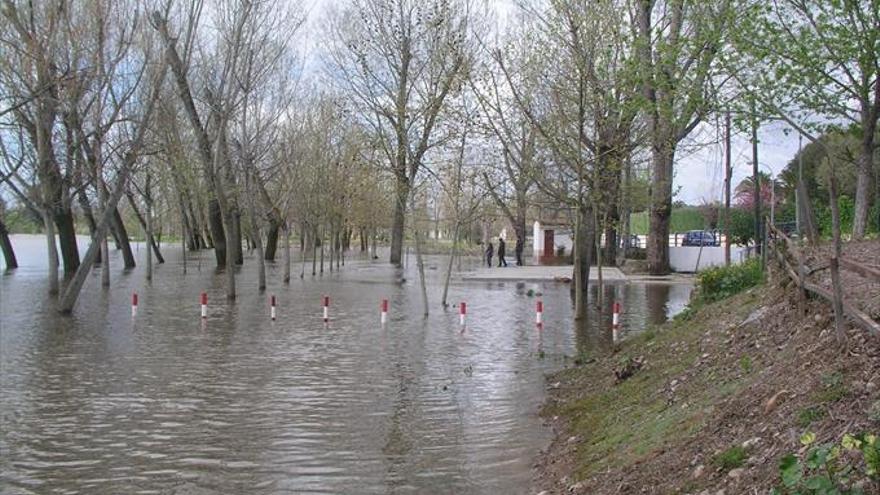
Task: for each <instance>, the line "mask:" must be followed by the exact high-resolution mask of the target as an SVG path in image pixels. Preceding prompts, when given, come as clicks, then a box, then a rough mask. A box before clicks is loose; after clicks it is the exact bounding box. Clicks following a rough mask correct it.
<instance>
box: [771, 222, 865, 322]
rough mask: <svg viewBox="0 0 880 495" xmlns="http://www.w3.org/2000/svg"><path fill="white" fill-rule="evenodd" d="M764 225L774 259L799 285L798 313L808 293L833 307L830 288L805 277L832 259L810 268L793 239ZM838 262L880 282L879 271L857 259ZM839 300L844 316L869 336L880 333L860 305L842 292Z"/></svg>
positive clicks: (804, 306) (827, 266)
mask: <svg viewBox="0 0 880 495" xmlns="http://www.w3.org/2000/svg"><path fill="white" fill-rule="evenodd" d="M767 228H768V231H769V232H771V233H772V234H773V238H772V239H771V241H773V248H774V249H773V250H774V251H775V253H776V258H777V260H778V261H779V265H780V266H781V267H782V269H783V271H784V272H785V273H786V274H787V275H788V277H789V278H790V279H791V280H792V281H793V282H794V283H796V284H797V286H798V292H799V301H798V303H799V304H798V305H799V309H800V312H801V314H802V315H803V314H806V300H807V294H808V293H809V294H814V295H816V296H818V297H821V298H822V299H825V300H826V301H828V302H829V303H830V304H832V306H833V305H834V294H833V293H832V291H831V290H828V289H826V288H824V287H822V286H820V285H818V284H815V283H813V282H810V281H808V280H807V277H808V276H809V275H811V274H813V273H816V272H818V271H821V270H824V269H826V268H829V267H830V266H831V265H832V264H833V262H832V261H830V260H829V262H827V263H826V262H823V263H822V264H821V265H819V266H817V267H813V268H810V267H809V266H807V263H806V258H805V256H804V253H803V252H802V250H801V248H800V246H799V245H798V244H797V243H796V242H794V241H793V240H792V239H791V238H790V237H788V236H787V235H785V233H783V232H782V231H781V230H779V229H778V228H776V227H775V226H774V225H772V224H770V223H768V224H767ZM780 240H781V241H783V242H784V243H785V247H786V251H787V252H788V253H789V254H790V255H791V257H792V258H793V259H794V264H792V262H790V261H789V260H788V258H787V257H786V255H785V252H784V251H783V250H782V249H779V246H778V245H777V243H778V242H779V241H780ZM838 262H839V265H840V267H841V268H843V269H846V270H849V271H852V272H854V273H857V274H859V275H861V276H862V277H865V278H868V279H871V280H874V281H878V282H880V270H878V269H876V268H873V267H870V266H867V265H863V264H861V263H859V262H857V261H854V260H851V259H847V258H840V260H838ZM841 302H842V308H843V313H844V314H845V315H847V316H849V317H850V318H851V319H852V320H853V321H854V322H855V323H856V324H857V325H858V326H860V327H861V328H863V329H865V330H867V331H868V332H870V333H871V334H872V335H880V323H878V322H877V321H876V320H874V319H873V318H871V316H870V315H868V314H867V313H865V312H864V311H862V310H860V309H859V308H857V307H855V306H854V305H853V304H851V303H850V302H848V301H847V300H846V296H845V295H843V297H842V301H841Z"/></svg>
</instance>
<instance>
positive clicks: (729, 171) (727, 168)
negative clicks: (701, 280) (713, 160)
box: [724, 111, 733, 265]
mask: <svg viewBox="0 0 880 495" xmlns="http://www.w3.org/2000/svg"><path fill="white" fill-rule="evenodd" d="M730 156H731V152H730V111H728V112H727V113H726V114H724V264H725V265H730V178H731V175H733V166H732V165H731V163H730Z"/></svg>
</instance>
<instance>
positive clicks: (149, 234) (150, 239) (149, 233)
mask: <svg viewBox="0 0 880 495" xmlns="http://www.w3.org/2000/svg"><path fill="white" fill-rule="evenodd" d="M125 196H126V197H127V198H128V204H129V206H131V210H132V211H133V212H134V216H135V217H136V218H137V219H138V223H140V224H141V227H143V229H144V232H145V233H146V241H147V245H148V246H149V247H152V249H153V255H154V256H155V257H156V261H157V262H159V263H160V264H161V263H165V257H164V256H162V252H161V250H160V249H159V243H158V242H157V241H156V238H155V236H154V235H153V229H152V228H151V227H150V228H148V227H147V223H148V222H147V220H145V219H144V216H143V215H141V212H140V210H139V209H138V207H137V203H136V202H135V200H134V194H132V193H130V192H126V193H125ZM144 202H145V203H146V202H150V203H152V199H147V198H144ZM147 215H149V213H148V214H147ZM184 216H185V215H184ZM187 237H188V236H187V235H186V225H184V238H187Z"/></svg>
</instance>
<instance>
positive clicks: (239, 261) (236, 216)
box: [226, 200, 244, 265]
mask: <svg viewBox="0 0 880 495" xmlns="http://www.w3.org/2000/svg"><path fill="white" fill-rule="evenodd" d="M230 217H231V223H230V225H229V227H227V228H228V229H229V230H231V231H232V232H231V234H232V235H231V238H232V239H231V241H230V242H229V243H227V247H226V249H227V250H228V252H229V256H232V259H233V260H235V264H236V265H243V264H244V250H242V249H241V210H240V209H239V207H238V204H237V202H236V201H234V200H233V202H232V208H231V210H230Z"/></svg>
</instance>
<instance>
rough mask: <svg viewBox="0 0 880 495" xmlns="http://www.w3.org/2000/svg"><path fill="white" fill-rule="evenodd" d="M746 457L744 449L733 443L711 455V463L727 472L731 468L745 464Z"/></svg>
mask: <svg viewBox="0 0 880 495" xmlns="http://www.w3.org/2000/svg"><path fill="white" fill-rule="evenodd" d="M748 457H749V455H748V453H746V449H744V448H743V447H741V446H739V445H734V446H733V447H731V448H729V449H727V450H725V451H723V452H721V453H719V454H718V455H716V456H715V457H713V458H712V464H713V465H715V466H716V467H717V468H719V469H721V470H722V471H724V472H727V471H730V470H731V469H736V468H738V467H741V466H742V465H743V464H745V462H746V459H747V458H748Z"/></svg>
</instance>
